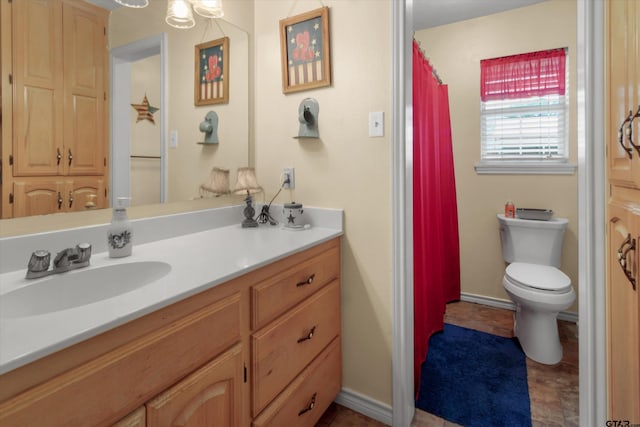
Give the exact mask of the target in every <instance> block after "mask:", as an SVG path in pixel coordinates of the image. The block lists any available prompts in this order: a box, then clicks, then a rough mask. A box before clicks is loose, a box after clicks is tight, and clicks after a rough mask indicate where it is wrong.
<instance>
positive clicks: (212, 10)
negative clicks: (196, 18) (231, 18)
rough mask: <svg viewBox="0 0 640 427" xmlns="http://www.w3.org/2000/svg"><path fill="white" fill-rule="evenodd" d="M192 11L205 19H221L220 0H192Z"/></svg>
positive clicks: (222, 14)
mask: <svg viewBox="0 0 640 427" xmlns="http://www.w3.org/2000/svg"><path fill="white" fill-rule="evenodd" d="M192 3H193V10H194V11H195V12H196V13H197V14H198V15H200V16H203V17H205V18H222V17H223V16H224V11H223V10H222V0H192Z"/></svg>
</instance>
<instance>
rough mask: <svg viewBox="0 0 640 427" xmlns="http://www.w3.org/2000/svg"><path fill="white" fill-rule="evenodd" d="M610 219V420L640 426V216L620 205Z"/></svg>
mask: <svg viewBox="0 0 640 427" xmlns="http://www.w3.org/2000/svg"><path fill="white" fill-rule="evenodd" d="M609 218H610V219H609V239H610V244H609V248H608V258H609V260H608V261H609V269H608V270H609V272H608V276H609V277H608V289H607V316H608V319H607V335H608V346H607V347H608V399H609V415H608V418H609V419H617V420H630V421H631V423H640V359H639V357H640V329H639V327H640V326H639V323H638V322H639V317H638V309H639V301H640V300H639V297H638V293H639V291H638V286H639V285H640V284H639V283H638V278H639V277H638V251H639V249H638V244H640V242H639V241H638V236H639V235H640V217H639V216H638V215H633V214H632V213H631V212H630V211H627V210H625V209H624V208H622V207H620V206H615V205H614V206H611V205H610V206H609ZM634 242H635V243H634ZM633 245H635V247H636V249H635V250H633V249H632V247H633ZM634 280H635V288H634V284H633V283H632V281H634Z"/></svg>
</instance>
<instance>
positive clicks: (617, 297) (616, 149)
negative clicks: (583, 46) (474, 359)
mask: <svg viewBox="0 0 640 427" xmlns="http://www.w3.org/2000/svg"><path fill="white" fill-rule="evenodd" d="M605 8H606V15H605V16H606V73H607V78H606V81H607V108H606V111H607V118H606V123H607V133H606V144H607V171H608V197H609V199H608V206H607V219H608V233H607V254H608V255H607V283H606V297H607V396H608V399H607V400H608V402H607V404H608V414H607V417H608V419H614V420H626V421H629V422H630V423H633V424H637V423H640V273H639V267H640V265H639V260H640V259H639V256H638V254H639V253H640V1H637V0H617V1H609V2H605Z"/></svg>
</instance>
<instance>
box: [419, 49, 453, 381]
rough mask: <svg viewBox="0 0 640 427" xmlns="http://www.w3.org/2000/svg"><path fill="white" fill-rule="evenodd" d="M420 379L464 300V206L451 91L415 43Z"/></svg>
mask: <svg viewBox="0 0 640 427" xmlns="http://www.w3.org/2000/svg"><path fill="white" fill-rule="evenodd" d="M413 263H414V272H413V274H414V285H413V286H414V290H413V292H414V304H413V313H414V378H415V385H416V387H415V390H416V393H417V392H418V385H419V384H420V366H421V365H422V362H423V361H424V360H425V357H426V355H427V349H428V344H429V337H430V336H431V334H433V333H434V332H437V331H441V330H442V329H443V327H444V312H445V304H446V303H447V302H449V301H453V300H457V299H460V253H459V243H458V207H457V203H456V184H455V177H454V170H453V148H452V142H451V123H450V120H449V92H448V88H447V85H443V84H441V83H439V82H438V80H437V79H436V78H435V76H434V73H433V68H432V67H431V65H430V64H429V61H428V60H427V59H426V58H425V57H424V55H423V54H422V51H421V50H420V47H419V46H418V44H417V42H416V41H415V40H414V41H413Z"/></svg>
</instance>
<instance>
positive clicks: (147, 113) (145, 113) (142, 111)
mask: <svg viewBox="0 0 640 427" xmlns="http://www.w3.org/2000/svg"><path fill="white" fill-rule="evenodd" d="M131 106H132V107H133V108H134V110H136V111H137V112H138V117H137V118H136V123H138V122H139V121H142V120H149V121H150V122H151V123H153V124H154V125H155V124H156V122H155V120H154V119H153V113H155V112H156V111H158V110H159V109H158V108H156V107H152V106H151V105H150V104H149V100H148V99H147V95H146V94H145V95H144V99H143V100H142V102H141V103H140V104H131Z"/></svg>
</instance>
